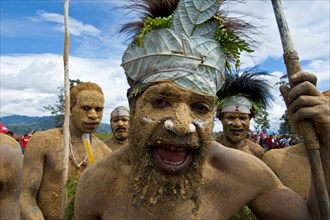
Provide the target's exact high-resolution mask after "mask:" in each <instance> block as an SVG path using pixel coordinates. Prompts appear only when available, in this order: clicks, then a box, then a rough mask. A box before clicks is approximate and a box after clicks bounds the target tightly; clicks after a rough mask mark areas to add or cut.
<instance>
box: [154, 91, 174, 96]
mask: <svg viewBox="0 0 330 220" xmlns="http://www.w3.org/2000/svg"><path fill="white" fill-rule="evenodd" d="M154 94H155V95H163V96H177V95H178V94H175V93H174V92H172V91H169V90H161V91H156V92H155V93H154Z"/></svg>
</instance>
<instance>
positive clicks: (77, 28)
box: [37, 11, 101, 36]
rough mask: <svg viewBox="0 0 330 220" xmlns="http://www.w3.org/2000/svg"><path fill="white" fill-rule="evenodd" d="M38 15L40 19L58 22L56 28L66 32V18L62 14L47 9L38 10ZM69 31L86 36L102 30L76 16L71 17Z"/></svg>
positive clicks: (97, 33) (95, 34) (96, 34)
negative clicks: (75, 17) (77, 18)
mask: <svg viewBox="0 0 330 220" xmlns="http://www.w3.org/2000/svg"><path fill="white" fill-rule="evenodd" d="M37 15H38V16H39V19H41V20H44V21H48V22H53V23H55V24H57V25H56V26H55V27H54V28H55V30H57V31H62V32H64V26H63V25H64V18H63V15H61V14H56V13H50V12H45V11H38V12H37ZM69 28H70V29H69V31H70V34H72V35H77V36H80V35H86V36H98V35H99V34H100V33H101V31H100V30H99V29H97V28H96V27H95V26H93V25H90V24H84V23H82V22H81V21H78V20H76V19H74V18H71V17H70V18H69Z"/></svg>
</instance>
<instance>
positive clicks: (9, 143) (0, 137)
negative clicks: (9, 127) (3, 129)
mask: <svg viewBox="0 0 330 220" xmlns="http://www.w3.org/2000/svg"><path fill="white" fill-rule="evenodd" d="M0 144H1V148H7V147H8V148H17V149H20V145H19V143H18V142H17V141H16V140H15V139H14V138H12V137H10V136H8V135H6V134H3V133H0Z"/></svg>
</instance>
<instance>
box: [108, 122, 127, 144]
mask: <svg viewBox="0 0 330 220" xmlns="http://www.w3.org/2000/svg"><path fill="white" fill-rule="evenodd" d="M128 121H129V117H128V116H115V117H112V118H111V129H112V132H113V134H114V137H115V138H116V139H117V140H119V141H124V140H126V139H127V137H128Z"/></svg>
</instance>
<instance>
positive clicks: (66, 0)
mask: <svg viewBox="0 0 330 220" xmlns="http://www.w3.org/2000/svg"><path fill="white" fill-rule="evenodd" d="M64 34H65V35H64V54H63V62H64V91H65V92H64V94H65V114H64V124H63V135H64V138H63V146H64V147H63V161H62V167H63V173H62V205H61V214H62V219H65V215H66V213H65V209H66V207H67V190H66V182H67V181H68V169H69V168H68V165H69V144H70V129H69V125H70V81H69V47H70V34H69V0H64Z"/></svg>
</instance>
